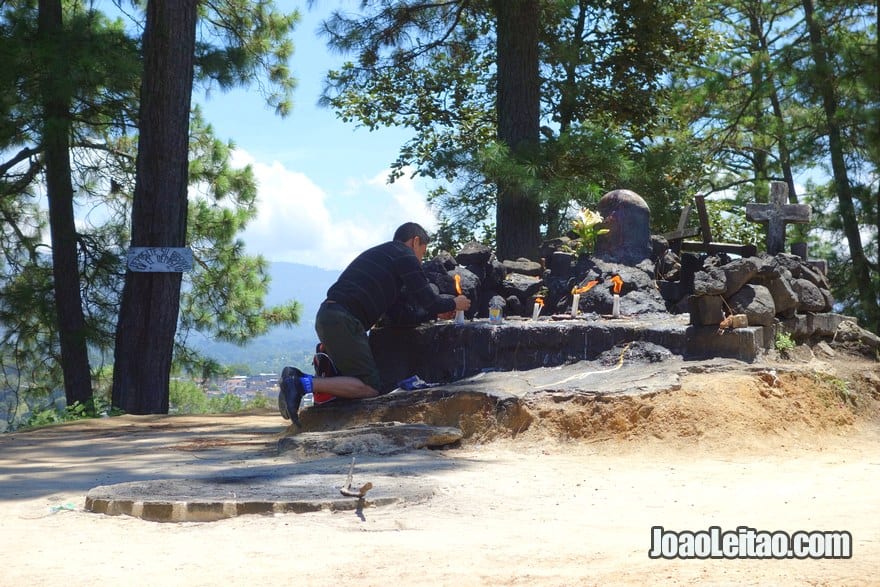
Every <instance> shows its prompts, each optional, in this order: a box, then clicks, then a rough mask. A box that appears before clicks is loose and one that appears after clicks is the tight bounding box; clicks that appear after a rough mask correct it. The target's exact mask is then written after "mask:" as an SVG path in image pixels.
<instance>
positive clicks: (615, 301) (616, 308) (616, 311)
mask: <svg viewBox="0 0 880 587" xmlns="http://www.w3.org/2000/svg"><path fill="white" fill-rule="evenodd" d="M611 283H613V284H614V289H613V290H612V291H614V297H613V298H612V301H611V316H612V317H614V318H619V317H620V290H621V289H623V279H621V278H620V275H613V276H612V277H611Z"/></svg>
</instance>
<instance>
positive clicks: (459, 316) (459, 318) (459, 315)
mask: <svg viewBox="0 0 880 587" xmlns="http://www.w3.org/2000/svg"><path fill="white" fill-rule="evenodd" d="M454 279H455V291H456V292H457V293H458V295H461V275H459V274H458V273H456V274H455V278H454ZM455 324H464V310H456V311H455Z"/></svg>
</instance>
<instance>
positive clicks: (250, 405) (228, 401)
mask: <svg viewBox="0 0 880 587" xmlns="http://www.w3.org/2000/svg"><path fill="white" fill-rule="evenodd" d="M169 401H170V404H171V407H170V409H169V412H170V413H172V414H228V413H232V412H240V411H242V410H249V409H257V408H260V409H262V408H268V407H270V402H269V399H268V398H267V397H266V396H265V395H263V394H257V395H256V397H254V399H252V400H250V401H248V402H245V401H243V400H242V399H241V398H240V397H239V396H237V395H235V394H231V393H224V394H221V395H213V396H209V395H208V394H207V393H206V392H205V390H204V389H203V388H202V387H201V386H199V385H197V384H196V383H195V382H193V381H187V380H182V379H174V380H172V381H171V385H170V395H169Z"/></svg>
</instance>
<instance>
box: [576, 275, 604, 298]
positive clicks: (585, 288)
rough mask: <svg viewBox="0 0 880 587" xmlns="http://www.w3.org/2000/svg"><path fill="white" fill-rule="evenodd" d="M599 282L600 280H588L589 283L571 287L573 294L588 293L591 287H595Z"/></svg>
mask: <svg viewBox="0 0 880 587" xmlns="http://www.w3.org/2000/svg"><path fill="white" fill-rule="evenodd" d="M598 283H599V281H598V280H596V279H594V280H593V281H588V282H587V284H586V285H585V286H583V287H573V288H571V295H575V294H582V293H587V292H588V291H590V290H591V289H593V286H594V285H597V284H598Z"/></svg>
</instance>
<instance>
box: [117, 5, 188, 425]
mask: <svg viewBox="0 0 880 587" xmlns="http://www.w3.org/2000/svg"><path fill="white" fill-rule="evenodd" d="M196 19H197V1H196V0H181V1H178V2H166V1H164V0H149V3H148V4H147V21H146V27H145V29H144V57H145V63H144V78H143V85H142V87H141V109H140V121H139V128H140V136H139V139H138V158H137V179H136V182H135V192H134V203H133V206H132V237H131V241H132V242H131V244H132V246H154V247H182V246H184V245H185V241H186V216H187V184H188V153H189V114H190V104H191V99H192V84H193V60H194V51H195V32H196ZM180 283H181V275H180V273H134V272H131V271H129V272H128V273H127V274H126V278H125V286H124V288H123V293H122V305H121V308H120V314H119V322H118V324H117V329H116V350H115V363H114V371H113V405H114V406H116V407H119V408H121V409H123V410H125V411H126V412H128V413H132V414H164V413H167V412H168V395H169V379H170V374H171V360H172V354H173V348H174V335H175V332H176V330H177V319H178V314H179V309H180Z"/></svg>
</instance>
